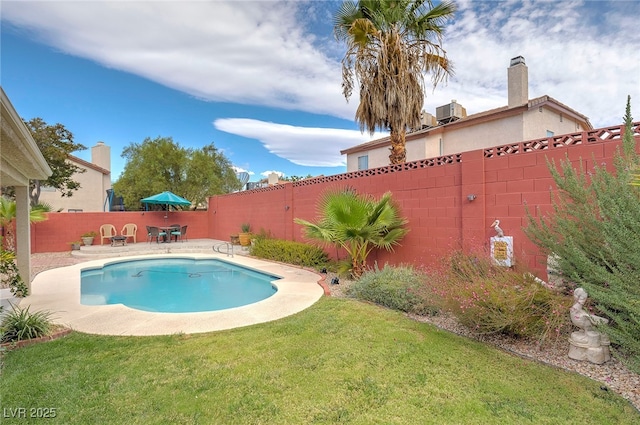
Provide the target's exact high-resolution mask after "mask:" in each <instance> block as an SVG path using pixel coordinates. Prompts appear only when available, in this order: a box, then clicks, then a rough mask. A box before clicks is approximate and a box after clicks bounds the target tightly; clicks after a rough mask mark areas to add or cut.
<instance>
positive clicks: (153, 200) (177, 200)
mask: <svg viewBox="0 0 640 425" xmlns="http://www.w3.org/2000/svg"><path fill="white" fill-rule="evenodd" d="M140 202H142V203H143V204H154V205H166V206H167V211H169V206H170V205H173V206H182V207H187V206H190V205H191V201H188V200H186V199H184V198H183V197H181V196H178V195H176V194H175V193H173V192H169V191H168V190H167V191H165V192H162V193H158V194H156V195H153V196H149V197H148V198H143V199H141V200H140ZM164 219H165V220H166V219H167V214H166V213H165V215H164Z"/></svg>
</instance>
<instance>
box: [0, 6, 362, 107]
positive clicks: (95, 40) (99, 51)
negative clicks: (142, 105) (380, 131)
mask: <svg viewBox="0 0 640 425" xmlns="http://www.w3.org/2000/svg"><path fill="white" fill-rule="evenodd" d="M305 6H306V3H305V2H283V1H260V2H256V1H251V2H248V1H247V2H244V1H240V2H238V1H213V2H203V1H189V2H183V1H136V2H122V1H91V2H77V1H52V2H17V1H7V2H3V4H2V14H3V17H2V18H3V20H8V21H9V22H11V23H13V24H15V25H19V26H21V27H26V28H28V29H30V30H31V31H32V32H33V35H34V36H35V37H38V38H39V39H40V40H41V41H42V42H43V43H45V44H49V45H53V46H55V47H56V48H57V49H60V50H62V51H63V52H65V53H68V54H72V55H75V56H80V57H84V58H87V59H91V60H93V61H96V62H98V63H100V64H102V65H104V66H106V67H109V68H115V69H118V70H122V71H126V72H130V73H132V74H136V75H140V76H143V77H145V78H148V79H150V80H152V81H156V82H158V83H161V84H164V85H166V86H168V87H171V88H174V89H176V90H180V91H184V92H186V93H189V94H191V95H193V96H195V97H198V98H202V99H205V100H208V101H216V102H232V103H240V104H251V105H263V106H270V107H277V108H282V109H288V110H302V111H307V112H313V113H318V114H327V115H333V116H339V117H343V118H348V119H352V118H353V111H354V109H355V105H353V104H347V103H346V102H345V99H344V97H343V96H342V93H341V88H340V81H341V73H340V65H339V63H338V62H337V61H335V60H331V59H329V58H328V57H327V56H326V55H324V54H323V53H321V52H320V51H319V50H317V49H316V48H315V47H314V46H313V42H314V41H315V37H314V36H313V35H311V34H309V33H306V32H304V27H303V25H302V24H304V22H305V19H306V18H307V17H306V16H302V14H304V13H305V12H306V11H308V10H309V7H305Z"/></svg>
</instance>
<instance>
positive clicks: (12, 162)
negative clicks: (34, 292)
mask: <svg viewBox="0 0 640 425" xmlns="http://www.w3.org/2000/svg"><path fill="white" fill-rule="evenodd" d="M0 109H1V110H2V111H1V114H2V115H1V118H2V120H1V121H0V123H1V125H0V127H1V129H2V131H1V133H0V165H1V166H0V186H14V187H15V193H16V262H17V265H18V271H19V272H20V276H21V277H22V279H23V280H24V282H25V283H26V284H27V285H28V286H29V289H31V284H30V281H31V227H30V223H29V180H31V179H38V180H46V179H47V178H48V177H49V176H50V175H51V173H52V171H51V168H50V167H49V164H47V161H46V160H45V159H44V156H42V153H41V152H40V149H39V148H38V145H36V142H35V141H34V140H33V138H32V137H31V133H30V132H29V129H28V128H27V127H26V126H25V125H24V122H23V121H22V118H20V115H18V113H17V112H16V110H15V109H14V107H13V105H12V104H11V101H9V98H8V97H7V95H6V94H5V92H4V89H3V88H2V87H0Z"/></svg>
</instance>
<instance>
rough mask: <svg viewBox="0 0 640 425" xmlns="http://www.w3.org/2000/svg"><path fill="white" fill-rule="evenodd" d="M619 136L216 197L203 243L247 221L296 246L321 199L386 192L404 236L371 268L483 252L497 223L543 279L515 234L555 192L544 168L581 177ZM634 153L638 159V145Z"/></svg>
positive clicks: (578, 138)
mask: <svg viewBox="0 0 640 425" xmlns="http://www.w3.org/2000/svg"><path fill="white" fill-rule="evenodd" d="M623 131H624V128H623V127H622V126H615V127H607V128H603V129H597V130H592V131H589V132H581V133H575V134H568V135H562V136H556V137H552V138H548V139H538V140H533V141H526V142H521V143H515V144H511V145H506V146H499V147H494V148H487V149H479V150H476V151H472V152H464V153H461V154H456V155H450V156H446V157H440V158H433V159H426V160H421V161H414V162H410V163H406V164H400V165H391V166H387V167H382V168H376V169H372V170H362V171H356V172H352V173H345V174H339V175H335V176H327V177H319V178H315V179H309V180H303V181H298V182H293V183H286V184H283V185H278V186H272V187H268V188H262V189H255V190H251V191H244V192H238V193H234V194H229V195H223V196H215V197H212V198H211V199H210V210H213V211H212V213H213V214H214V215H213V217H214V219H213V220H211V228H210V230H211V234H210V235H211V237H212V238H215V239H222V240H228V238H229V235H231V234H235V233H238V232H239V231H240V225H241V223H243V222H249V223H251V226H252V230H253V231H254V232H258V231H260V229H264V230H265V231H269V232H270V233H271V234H272V235H273V236H274V237H277V238H282V239H289V240H295V241H303V240H304V237H303V235H302V231H301V227H300V226H299V225H296V224H295V223H294V222H293V219H294V218H302V219H305V220H310V221H314V220H316V219H317V217H318V215H317V201H318V199H319V197H320V196H321V195H322V193H323V192H324V191H326V190H328V189H332V188H345V187H347V186H348V187H350V188H352V189H355V190H356V191H357V192H358V193H362V194H365V193H366V194H371V195H373V196H375V197H380V196H381V195H382V194H383V193H385V192H387V191H391V192H392V194H393V199H394V200H395V201H396V202H397V204H398V205H399V207H400V209H401V213H402V215H403V216H404V217H406V218H407V220H408V228H409V229H410V231H409V233H408V234H407V236H406V237H405V238H404V239H403V240H402V242H401V244H402V245H401V246H399V247H397V248H396V249H395V251H394V252H392V253H388V252H386V251H374V252H373V254H372V255H371V257H370V260H371V263H372V264H373V262H378V264H380V265H383V264H385V263H389V264H401V263H404V264H408V263H410V264H413V265H433V264H435V263H436V262H437V261H438V260H439V259H440V258H442V257H443V256H445V255H447V254H448V253H449V252H450V251H451V250H452V249H455V248H462V249H464V250H465V251H470V250H473V249H478V248H487V249H488V245H489V238H490V237H491V236H494V235H495V231H494V230H493V229H492V228H490V227H489V226H490V225H491V223H492V222H493V221H494V220H495V219H499V220H500V227H501V228H502V229H503V230H504V231H505V234H506V235H508V236H513V237H514V254H515V256H516V261H521V262H524V263H525V264H527V265H528V266H529V267H531V268H533V269H534V270H537V271H538V272H539V273H540V274H541V275H544V270H545V267H546V266H545V263H544V262H545V258H544V257H543V256H542V255H540V252H539V250H538V249H537V247H536V246H535V245H534V244H533V243H531V242H530V241H529V240H528V239H527V237H526V236H525V234H524V232H523V231H522V228H523V227H526V225H527V217H526V208H527V207H528V208H529V209H530V211H531V213H532V214H533V215H534V216H538V214H545V213H547V212H549V211H551V209H552V193H553V190H554V188H555V184H554V182H553V179H552V177H551V174H550V172H549V169H548V165H547V161H555V162H556V164H559V161H560V160H563V159H565V158H567V157H568V158H569V159H570V160H571V161H572V163H573V165H574V166H575V167H578V166H579V165H583V166H584V167H585V169H590V168H592V167H593V165H594V161H596V162H597V163H598V164H600V163H608V164H611V162H612V158H613V153H614V152H615V149H616V148H617V147H618V146H620V142H621V140H622V132H623ZM634 136H635V138H636V140H637V141H640V123H635V124H634ZM636 146H637V147H638V149H639V150H640V143H637V144H636ZM468 195H475V199H473V200H469V199H468ZM328 251H329V253H330V254H331V255H334V256H335V255H336V252H335V250H333V249H329V250H328ZM342 256H344V255H343V254H342Z"/></svg>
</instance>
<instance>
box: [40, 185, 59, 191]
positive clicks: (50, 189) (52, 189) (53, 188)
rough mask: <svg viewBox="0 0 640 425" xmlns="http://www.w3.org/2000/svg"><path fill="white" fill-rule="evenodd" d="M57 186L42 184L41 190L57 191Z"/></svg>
mask: <svg viewBox="0 0 640 425" xmlns="http://www.w3.org/2000/svg"><path fill="white" fill-rule="evenodd" d="M55 191H56V188H55V187H53V186H40V192H55Z"/></svg>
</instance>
